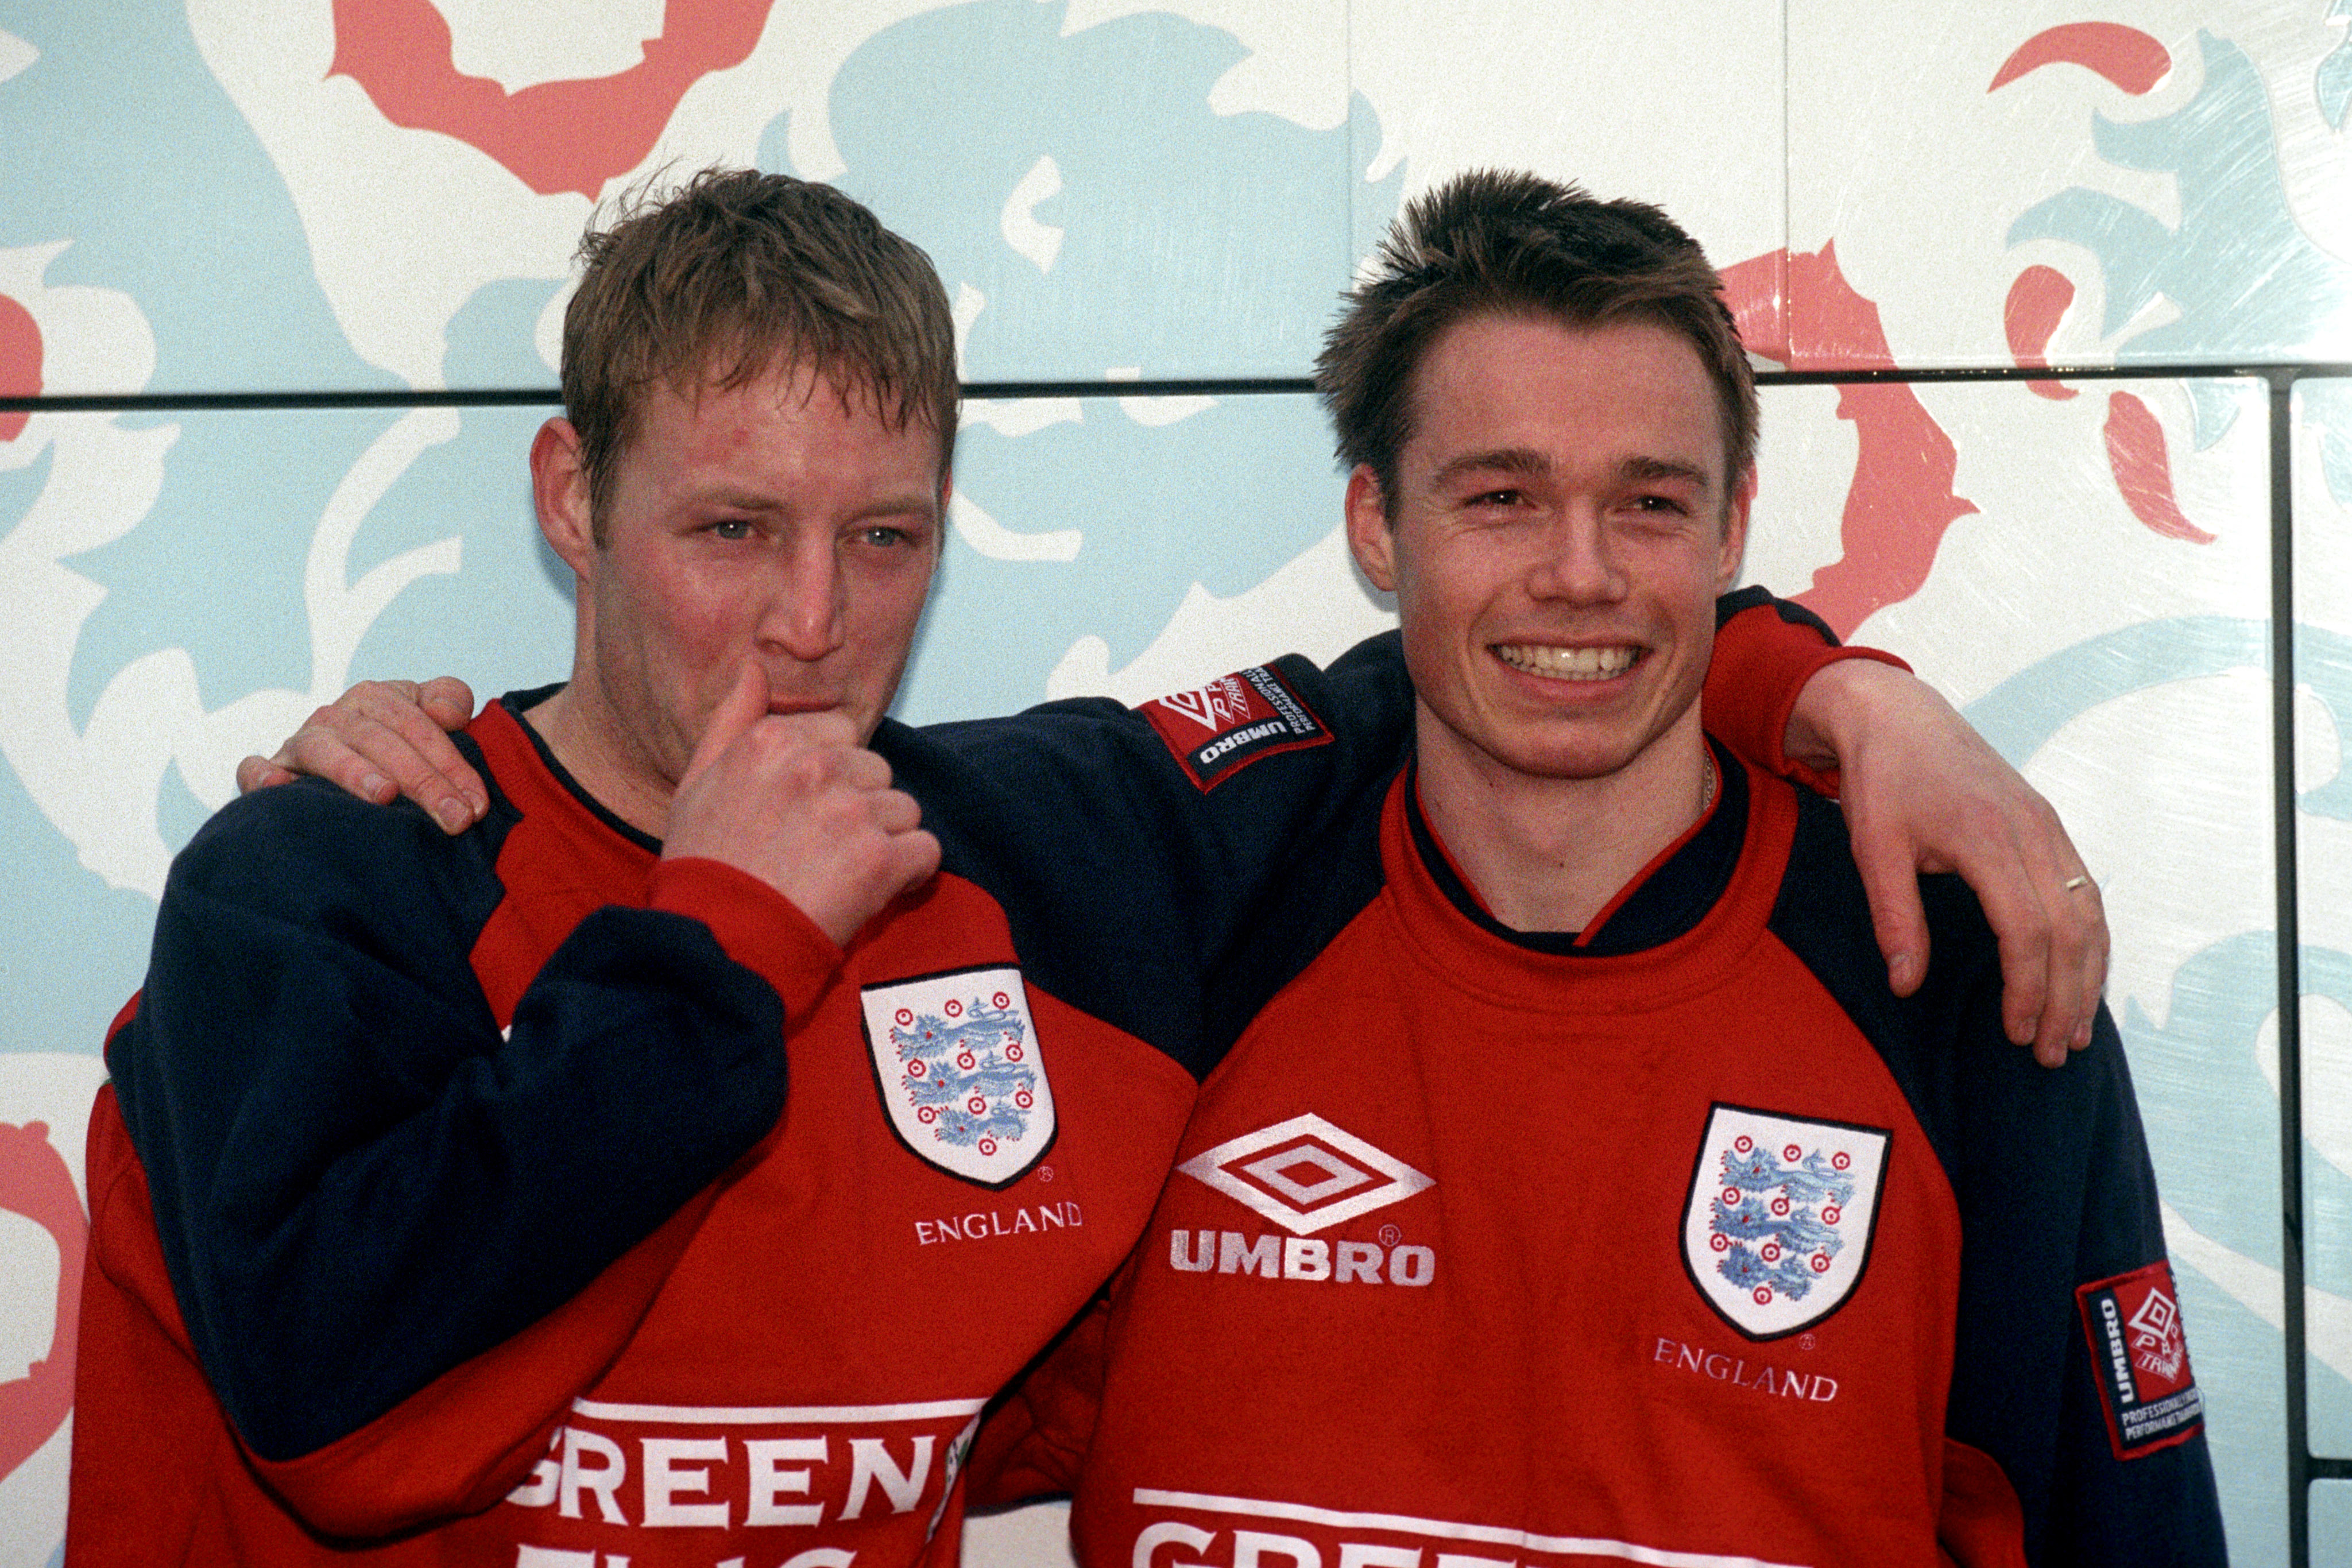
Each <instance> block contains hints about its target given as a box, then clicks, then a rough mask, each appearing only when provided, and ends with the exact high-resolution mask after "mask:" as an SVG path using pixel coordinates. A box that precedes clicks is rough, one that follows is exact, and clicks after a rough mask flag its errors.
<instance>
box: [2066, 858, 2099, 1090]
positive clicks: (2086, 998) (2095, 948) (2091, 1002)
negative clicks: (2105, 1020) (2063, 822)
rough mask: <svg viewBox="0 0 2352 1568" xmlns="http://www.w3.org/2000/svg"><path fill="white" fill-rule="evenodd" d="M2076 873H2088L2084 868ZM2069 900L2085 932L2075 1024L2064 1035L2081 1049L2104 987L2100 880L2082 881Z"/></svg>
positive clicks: (2074, 1047)
mask: <svg viewBox="0 0 2352 1568" xmlns="http://www.w3.org/2000/svg"><path fill="white" fill-rule="evenodd" d="M2077 874H2079V875H2082V876H2084V877H2085V878H2087V877H2088V875H2089V873H2087V872H2084V873H2077ZM2070 904H2071V905H2072V906H2073V907H2074V908H2075V909H2077V910H2079V911H2080V912H2081V914H2082V915H2083V924H2084V934H2083V937H2082V941H2081V943H2080V956H2079V957H2078V958H2077V960H2076V972H2077V973H2078V974H2079V975H2080V976H2081V977H2082V985H2083V989H2082V994H2081V998H2080V1000H2079V1001H2078V1002H2077V1004H2076V1007H2075V1013H2074V1030H2073V1032H2072V1033H2071V1034H2070V1035H2069V1036H2068V1037H2067V1039H2066V1044H2067V1046H2068V1048H2069V1049H2071V1050H2074V1051H2081V1050H2083V1049H2084V1047H2086V1046H2088V1045H2089V1044H2090V1043H2091V1030H2092V1026H2093V1025H2094V1024H2095V1023H2096V1022H2097V1020H2098V1016H2099V998H2100V997H2101V996H2102V995H2103V994H2104V993H2105V990H2106V988H2107V909H2106V901H2105V899H2104V898H2103V897H2101V896H2100V894H2099V884H2098V883H2095V882H2091V881H2087V880H2086V881H2085V882H2084V883H2083V885H2082V886H2081V887H2080V888H2078V889H2075V890H2074V893H2073V895H2072V898H2071V899H2070Z"/></svg>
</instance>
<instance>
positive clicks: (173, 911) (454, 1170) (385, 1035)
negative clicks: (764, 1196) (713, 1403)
mask: <svg viewBox="0 0 2352 1568" xmlns="http://www.w3.org/2000/svg"><path fill="white" fill-rule="evenodd" d="M505 810H506V812H507V819H506V820H507V821H511V809H510V808H506V809H505ZM500 828H501V822H500V821H499V817H498V813H496V812H494V814H493V820H492V821H489V822H488V823H486V824H484V825H483V826H482V827H479V828H477V829H476V830H475V831H473V832H472V833H470V834H468V835H467V836H466V837H464V838H461V839H458V840H454V841H452V840H446V839H444V838H443V837H442V836H441V834H440V832H439V831H438V830H437V829H436V828H435V827H434V826H433V824H432V823H431V822H430V821H427V820H426V819H425V816H424V815H423V813H421V812H418V811H415V810H410V809H405V808H395V809H380V808H376V807H372V806H369V805H366V804H364V803H362V802H360V801H356V800H349V799H347V798H345V797H343V796H342V795H341V794H340V793H338V792H336V791H334V790H332V789H328V788H326V787H323V786H316V787H313V786H309V785H295V786H289V787H288V788H285V789H271V790H267V791H264V792H262V793H260V794H257V795H255V796H253V797H250V798H248V799H247V800H239V801H236V802H234V803H232V804H231V805H230V806H229V807H228V808H227V809H226V810H224V811H222V812H221V813H220V814H219V815H218V816H216V817H215V819H214V820H213V821H211V822H209V823H208V824H206V826H205V828H204V829H203V831H200V832H199V833H198V834H197V835H196V838H195V839H194V841H193V842H191V843H190V844H189V846H188V848H187V849H186V850H185V851H184V852H183V853H182V854H181V855H180V856H179V857H178V859H177V860H176V861H175V862H173V869H172V873H171V877H170V880H169V882H168V883H167V885H166V887H165V890H164V894H163V904H162V908H161V910H160V911H159V913H158V915H157V918H156V928H155V941H154V947H153V952H152V958H151V961H150V966H149V969H148V975H147V982H146V986H145V988H144V989H143V990H142V995H141V998H140V1001H139V1005H138V1010H137V1013H136V1015H135V1016H134V1017H133V1018H132V1019H131V1021H130V1022H129V1023H128V1024H126V1025H125V1026H124V1027H123V1028H122V1029H121V1030H119V1031H118V1032H117V1034H116V1036H115V1038H114V1039H113V1040H112V1041H111V1042H110V1046H109V1049H108V1062H109V1066H110V1070H111V1071H112V1074H113V1077H114V1082H115V1086H116V1091H117V1093H118V1095H119V1096H120V1099H121V1106H122V1114H123V1119H124V1122H125V1124H127V1126H128V1128H129V1130H130V1132H131V1137H132V1140H133V1143H134V1145H135V1146H136V1148H137V1150H138V1153H139V1156H140V1160H141V1163H142V1166H143V1167H144V1169H145V1172H146V1176H147V1180H148V1184H149V1187H150V1190H151V1194H152V1203H153V1207H154V1211H155V1222H156V1227H157V1230H158V1232H159V1234H160V1238H161V1240H162V1243H163V1252H164V1256H165V1259H166V1260H167V1262H168V1264H169V1267H170V1270H171V1273H172V1279H173V1290H174V1294H175V1295H176V1297H177V1299H178V1301H179V1304H180V1307H181V1311H182V1315H183V1317H184V1319H185V1321H186V1323H187V1328H188V1332H189V1334H190V1337H191V1339H192V1340H193V1342H194V1346H195V1349H196V1352H197V1354H198V1356H199V1359H200V1360H201V1361H202V1363H203V1364H204V1366H205V1371H206V1373H207V1375H209V1376H210V1378H211V1380H212V1384H213V1386H214V1388H215V1390H216V1391H217V1392H218V1394H219V1395H220V1397H221V1400H222V1403H223V1405H224V1406H225V1407H226V1409H227V1411H228V1413H229V1416H230V1417H231V1419H232V1420H233V1421H234V1422H235V1423H236V1427H237V1429H238V1431H239V1432H240V1433H241V1434H242V1435H243V1436H244V1437H245V1438H246V1440H247V1442H248V1443H250V1444H251V1445H252V1446H253V1448H255V1449H256V1451H257V1452H258V1453H260V1454H261V1455H263V1456H264V1457H265V1458H272V1459H283V1458H295V1457H299V1456H300V1455H302V1454H305V1453H308V1452H310V1451H312V1450H314V1449H316V1448H320V1447H322V1446H324V1445H326V1444H328V1443H330V1442H332V1441H333V1440H335V1439H336V1438H338V1437H342V1436H343V1435H345V1434H346V1433H348V1432H351V1431H352V1430H355V1429H357V1428H358V1427H361V1426H362V1425H364V1424H365V1423H366V1422H367V1421H369V1420H371V1419H373V1417H375V1416H378V1415H381V1414H382V1413H383V1412H384V1411H385V1410H387V1409H389V1408H391V1407H392V1406H394V1404H396V1403H397V1402H398V1401H399V1400H401V1399H402V1398H404V1396H407V1395H409V1394H411V1393H413V1392H415V1390H417V1389H419V1388H421V1387H423V1386H424V1385H425V1384H426V1383H428V1382H429V1381H431V1379H432V1378H433V1377H434V1376H436V1375H438V1374H439V1373H441V1372H443V1371H445V1370H446V1369H447V1368H449V1367H451V1366H454V1365H456V1364H458V1363H459V1362H461V1361H464V1360H466V1359H467V1358H468V1357H469V1356H471V1355H473V1354H478V1352H480V1351H483V1350H485V1349H488V1347H490V1346H492V1345H494V1344H496V1343H499V1342H500V1341H501V1340H503V1339H505V1338H507V1337H509V1335H511V1334H512V1333H515V1332H517V1331H518V1330H520V1329H521V1328H523V1327H525V1326H527V1325H528V1324H530V1323H531V1322H534V1321H536V1320H537V1319H539V1318H540V1317H541V1316H543V1315H544V1314H545V1313H546V1312H549V1311H551V1309H553V1308H554V1307H556V1306H558V1305H560V1304H561V1303H562V1302H563V1301H566V1300H568V1299H570V1297H572V1295H573V1294H574V1293H576V1292H577V1291H579V1290H580V1289H581V1288H582V1287H583V1285H585V1284H586V1283H587V1282H588V1281H589V1280H591V1279H593V1277H594V1275H595V1274H596V1272H597V1271H598V1270H600V1269H601V1268H602V1267H603V1266H604V1263H605V1262H607V1261H609V1260H610V1259H612V1258H614V1257H616V1256H618V1255H619V1254H620V1253H621V1252H622V1251H625V1250H626V1249H627V1248H628V1247H630V1246H632V1245H634V1244H635V1241H636V1240H638V1239H642V1238H644V1237H645V1236H646V1235H648V1234H650V1233H651V1232H652V1231H653V1230H654V1229H655V1228H657V1227H658V1226H659V1225H660V1224H661V1223H662V1221H664V1220H665V1219H667V1218H669V1216H670V1215H671V1214H673V1213H674V1212H676V1211H677V1209H678V1208H679V1207H681V1206H682V1205H683V1204H685V1203H686V1202H687V1201H688V1199H690V1198H691V1197H693V1195H694V1194H695V1193H696V1192H698V1190H700V1189H701V1188H702V1187H704V1186H707V1185H708V1184H709V1181H710V1180H711V1179H712V1177H713V1176H716V1175H717V1174H719V1172H720V1171H722V1170H723V1169H724V1168H725V1167H726V1166H728V1165H729V1164H730V1163H731V1162H732V1161H733V1160H735V1159H736V1158H737V1157H739V1156H740V1155H741V1154H743V1153H744V1152H745V1151H746V1150H748V1149H749V1148H750V1147H751V1146H752V1145H754V1144H755V1143H756V1142H757V1141H758V1140H759V1139H760V1137H761V1136H762V1135H763V1134H765V1133H766V1132H767V1130H768V1129H769V1128H770V1127H771V1126H772V1125H773V1124H774V1123H775V1121H776V1118H777V1117H778V1115H779V1114H780V1113H781V1112H782V1104H783V1095H784V1061H783V1052H782V1047H781V1040H782V1028H783V1023H784V1014H783V1008H782V1003H781V1002H780V1001H779V999H778V998H777V996H776V994H775V992H774V991H773V989H772V988H770V987H769V986H768V984H767V983H766V982H765V981H763V980H761V978H760V977H758V976H756V975H754V974H752V973H751V971H749V970H747V969H744V968H742V967H740V966H738V965H736V964H735V963H733V962H732V961H730V959H729V958H728V957H727V956H726V955H725V954H724V953H723V952H722V951H721V950H720V948H719V944H718V942H717V940H716V939H715V938H714V937H713V936H712V935H711V933H710V931H709V928H708V927H706V926H704V925H701V924H700V923H698V922H696V921H693V920H689V919H687V918H684V917H682V916H679V915H671V914H667V913H663V912H660V911H656V910H651V909H640V908H625V907H612V908H607V909H604V910H602V911H600V912H599V913H597V914H595V915H592V916H590V917H589V918H588V919H587V920H586V921H584V922H583V923H582V925H580V926H579V927H578V928H577V929H576V930H575V931H574V932H573V933H572V936H571V937H570V939H569V940H567V941H566V942H565V943H564V944H563V945H562V947H561V948H560V949H559V950H558V951H557V952H556V953H555V955H554V956H553V957H552V958H551V959H550V961H549V962H548V963H547V965H546V966H545V967H544V968H543V969H542V970H541V973H540V974H539V975H538V977H536V979H535V980H534V981H533V982H532V983H531V984H530V988H529V989H528V990H527V992H526V993H525V994H524V996H523V997H522V998H521V1001H520V1005H519V1006H518V1008H517V1009H516V1012H515V1015H514V1019H513V1023H512V1027H511V1030H509V1032H508V1033H507V1034H506V1035H504V1036H502V1035H501V1032H500V1030H499V1027H498V1025H497V1023H496V1021H495V1019H494V1018H493V1017H492V1014H491V1011H490V1008H489V1005H488V1001H487V1000H486V998H484V996H483V994H482V992H481V990H480V988H478V984H477V982H476V979H475V975H474V971H473V968H472V967H471V962H470V954H471V948H472V944H473V941H474V938H475V936H477V935H478V932H479V931H480V929H481V926H482V925H483V923H484V922H485V921H486V920H487V919H488V917H489V915H490V913H491V911H492V910H493V909H494V908H495V907H496V905H497V903H498V901H499V896H500V890H499V885H498V883H497V881H496V878H495V875H494V873H493V868H494V862H495V853H496V844H497V841H498V837H499V831H500Z"/></svg>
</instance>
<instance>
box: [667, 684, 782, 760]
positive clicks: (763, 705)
mask: <svg viewBox="0 0 2352 1568" xmlns="http://www.w3.org/2000/svg"><path fill="white" fill-rule="evenodd" d="M767 711H768V677H767V675H766V674H764V673H763V672H762V671H761V668H760V666H759V665H757V664H748V663H747V664H744V666H743V667H742V669H740V671H738V672H737V673H736V675H735V684H734V685H732V686H731V687H730V688H729V689H728V692H727V695H725V696H723V697H721V698H719V706H717V707H715V708H713V709H711V710H710V719H709V723H707V724H705V725H704V726H703V727H702V738H701V739H700V740H698V741H697V742H696V743H695V747H694V755H693V756H692V757H691V758H688V760H687V764H686V771H685V772H684V773H683V774H681V775H680V776H679V778H678V783H679V784H680V785H681V786H683V785H684V784H685V783H686V781H687V780H688V779H693V778H695V777H697V776H698V775H699V774H701V773H702V772H703V771H704V770H705V769H706V768H709V767H710V765H711V764H712V763H714V762H716V761H718V760H719V754H720V753H721V752H723V751H725V750H726V749H727V748H728V747H730V746H732V745H734V744H735V742H736V740H737V739H738V738H739V737H741V736H742V735H743V734H744V732H746V731H747V730H749V729H750V728H751V727H752V726H753V725H755V724H757V723H759V722H760V719H761V716H762V715H764V714H765V713H766V712H767Z"/></svg>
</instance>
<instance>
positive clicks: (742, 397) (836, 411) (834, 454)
mask: <svg viewBox="0 0 2352 1568" xmlns="http://www.w3.org/2000/svg"><path fill="white" fill-rule="evenodd" d="M908 413H909V417H908V418H907V419H905V420H904V421H903V422H901V421H898V420H895V419H893V418H892V417H891V414H890V413H889V411H887V410H886V409H885V408H884V406H883V405H882V402H881V401H880V400H879V399H878V398H877V396H876V395H875V392H874V391H873V388H872V387H871V385H870V384H869V383H867V382H865V381H863V380H862V379H859V380H851V381H844V380H842V379H840V378H839V377H837V376H836V375H835V374H834V373H832V372H830V371H824V370H821V369H819V368H817V367H816V366H814V365H813V364H810V363H808V362H806V361H788V362H784V363H780V364H776V365H772V366H770V367H768V368H766V369H764V370H762V371H759V372H758V373H756V374H754V375H751V376H749V377H747V378H743V379H740V380H737V381H734V382H732V383H731V384H730V382H726V381H724V380H722V379H721V378H720V377H719V375H718V374H717V373H716V372H713V373H710V374H708V375H706V376H705V377H704V378H703V379H702V380H701V381H699V382H695V383H692V384H689V385H687V386H684V387H679V386H675V385H672V384H670V383H668V382H655V383H654V384H653V385H651V386H648V387H646V389H645V390H644V391H643V392H641V393H640V394H639V402H638V407H637V419H636V421H635V437H634V439H633V440H632V441H631V442H630V443H629V446H628V450H627V451H626V452H625V460H627V459H631V458H635V459H638V460H640V464H641V465H643V466H646V467H648V468H654V469H667V468H673V467H676V466H677V465H689V466H707V465H726V466H729V467H735V468H743V469H751V470H758V469H770V470H773V471H774V476H775V477H778V478H783V477H787V476H794V475H797V476H802V477H807V478H814V477H818V476H823V477H824V478H826V479H828V480H830V481H833V482H835V483H850V482H865V483H869V484H873V485H877V486H889V485H904V484H906V483H908V481H909V480H910V479H914V480H920V481H921V482H923V483H925V484H936V483H937V482H938V481H939V480H941V479H943V478H944V477H945V476H946V464H945V454H944V453H943V452H942V450H941V442H940V434H939V433H938V432H937V431H935V430H934V429H933V428H932V426H931V423H930V422H929V420H928V419H926V418H924V417H923V416H922V414H921V413H920V411H919V409H915V408H913V407H911V406H910V408H909V410H908Z"/></svg>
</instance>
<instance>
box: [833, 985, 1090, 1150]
mask: <svg viewBox="0 0 2352 1568" xmlns="http://www.w3.org/2000/svg"><path fill="white" fill-rule="evenodd" d="M859 999H860V1001H861V1002H862V1003H863V1005H864V1009H865V1022H866V1055H867V1058H868V1059H869V1060H870V1061H872V1063H873V1066H874V1082H875V1086H876V1087H877V1089H878V1090H880V1091H881V1094H882V1108H883V1109H884V1110H885V1111H886V1112H887V1113H889V1118H890V1127H891V1130H892V1131H893V1132H895V1133H897V1134H898V1141H899V1142H900V1143H902V1144H904V1145H907V1148H908V1151H909V1152H911V1153H912V1154H914V1155H916V1156H917V1157H919V1158H920V1159H921V1160H923V1161H924V1162H926V1163H927V1164H929V1165H932V1166H938V1167H939V1168H940V1170H943V1171H945V1172H947V1173H948V1174H949V1175H950V1176H961V1178H962V1179H964V1180H965V1181H968V1182H971V1183H974V1184H976V1185H978V1186H985V1187H1006V1186H1012V1185H1013V1183H1014V1182H1016V1181H1019V1180H1020V1179H1021V1178H1022V1176H1024V1175H1026V1174H1027V1173H1028V1170H1029V1167H1030V1166H1034V1165H1035V1164H1036V1163H1037V1162H1038V1160H1039V1159H1041V1158H1043V1157H1044V1155H1045V1151H1046V1149H1048V1148H1049V1147H1051V1146H1052V1145H1053V1142H1054V1132H1055V1123H1054V1087H1053V1085H1052V1084H1051V1083H1049V1082H1046V1079H1045V1056H1044V1054H1043V1053H1042V1052H1041V1051H1039V1050H1038V1045H1037V1026H1036V1023H1035V1020H1034V1019H1031V1018H1030V1016H1029V997H1028V993H1027V992H1026V991H1024V990H1023V989H1022V987H1021V971H1020V970H1018V969H1013V968H1000V969H954V970H950V971H948V972H946V973H944V974H938V975H924V976H920V977H917V978H914V979H909V980H896V981H892V982H890V983H889V984H887V985H878V986H867V987H866V988H864V990H863V991H861V992H860V993H859Z"/></svg>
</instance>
